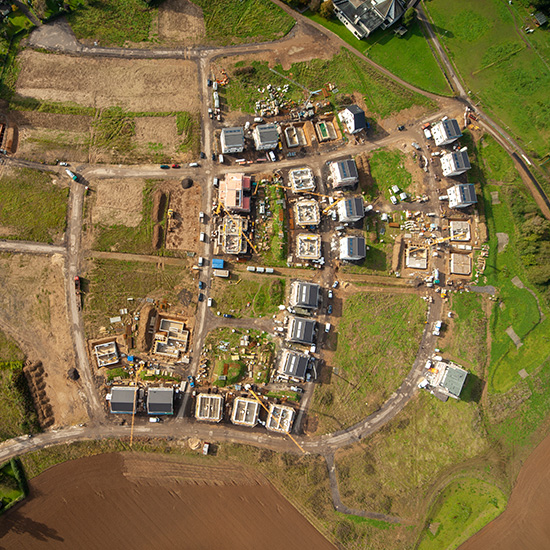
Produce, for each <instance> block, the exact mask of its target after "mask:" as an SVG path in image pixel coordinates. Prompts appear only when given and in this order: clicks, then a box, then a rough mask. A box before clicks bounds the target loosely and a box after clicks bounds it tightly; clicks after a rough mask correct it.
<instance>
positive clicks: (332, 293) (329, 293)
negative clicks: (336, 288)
mask: <svg viewBox="0 0 550 550" xmlns="http://www.w3.org/2000/svg"><path fill="white" fill-rule="evenodd" d="M333 296H334V292H332V288H331V289H330V290H329V291H328V298H329V300H332V297H333Z"/></svg>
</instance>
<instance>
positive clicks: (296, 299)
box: [290, 281, 321, 309]
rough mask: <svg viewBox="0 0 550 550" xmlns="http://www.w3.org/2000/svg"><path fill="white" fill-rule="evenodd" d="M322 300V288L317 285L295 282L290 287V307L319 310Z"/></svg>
mask: <svg viewBox="0 0 550 550" xmlns="http://www.w3.org/2000/svg"><path fill="white" fill-rule="evenodd" d="M320 298H321V287H320V286H319V285H317V284H315V283H306V282H304V281H294V282H293V283H292V285H291V286H290V306H291V307H303V308H305V309H317V308H318V307H319V300H320Z"/></svg>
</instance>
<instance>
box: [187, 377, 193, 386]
mask: <svg viewBox="0 0 550 550" xmlns="http://www.w3.org/2000/svg"><path fill="white" fill-rule="evenodd" d="M187 381H188V382H189V385H190V386H191V387H192V388H194V387H195V379H194V378H193V377H192V376H191V375H189V376H188V377H187Z"/></svg>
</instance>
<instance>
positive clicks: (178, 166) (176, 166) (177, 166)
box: [172, 164, 181, 168]
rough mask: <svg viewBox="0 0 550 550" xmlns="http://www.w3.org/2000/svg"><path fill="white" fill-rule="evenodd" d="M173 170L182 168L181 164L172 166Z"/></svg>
mask: <svg viewBox="0 0 550 550" xmlns="http://www.w3.org/2000/svg"><path fill="white" fill-rule="evenodd" d="M172 168H181V166H180V165H179V164H172Z"/></svg>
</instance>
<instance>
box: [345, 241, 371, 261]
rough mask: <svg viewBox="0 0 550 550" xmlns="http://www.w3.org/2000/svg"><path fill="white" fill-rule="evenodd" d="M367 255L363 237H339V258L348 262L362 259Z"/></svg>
mask: <svg viewBox="0 0 550 550" xmlns="http://www.w3.org/2000/svg"><path fill="white" fill-rule="evenodd" d="M366 255H367V245H366V241H365V238H364V237H356V236H352V237H344V238H342V239H340V259H341V260H346V261H348V262H353V261H358V260H362V259H363V258H364V257H365V256H366Z"/></svg>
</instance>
